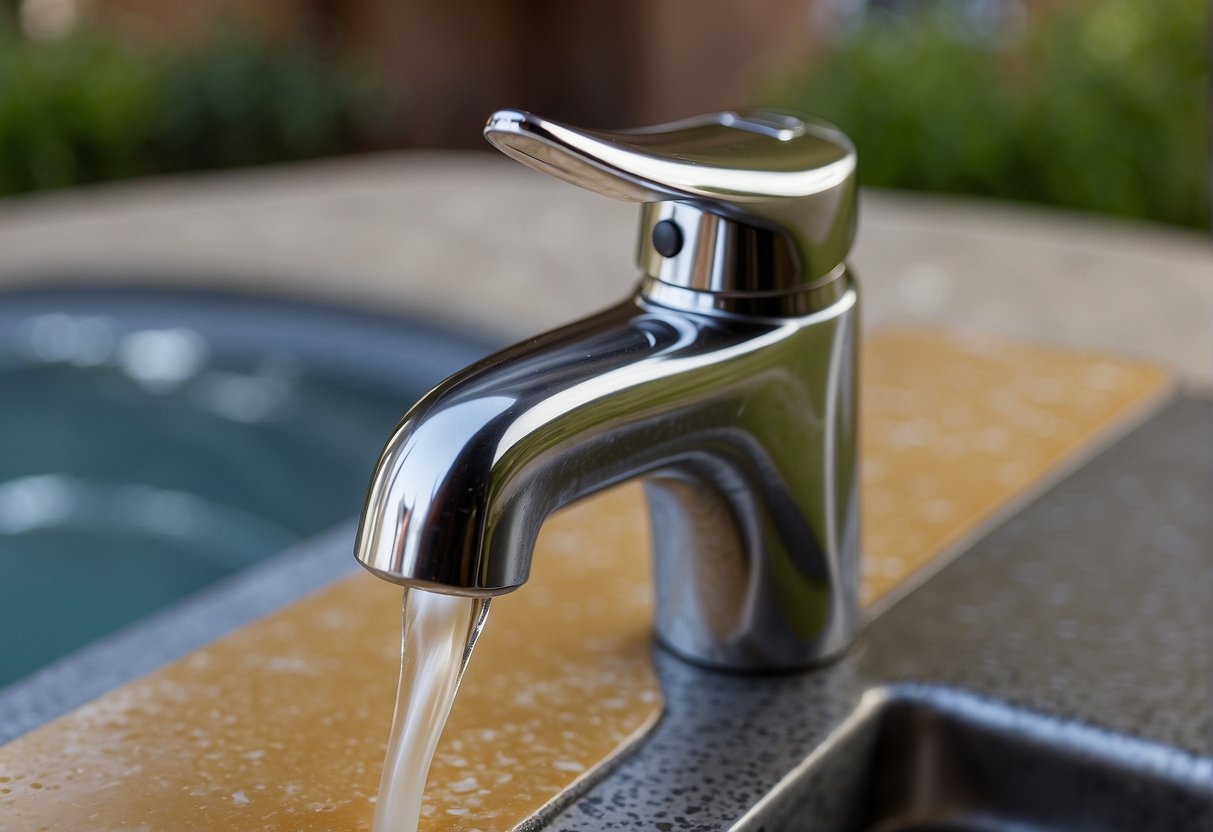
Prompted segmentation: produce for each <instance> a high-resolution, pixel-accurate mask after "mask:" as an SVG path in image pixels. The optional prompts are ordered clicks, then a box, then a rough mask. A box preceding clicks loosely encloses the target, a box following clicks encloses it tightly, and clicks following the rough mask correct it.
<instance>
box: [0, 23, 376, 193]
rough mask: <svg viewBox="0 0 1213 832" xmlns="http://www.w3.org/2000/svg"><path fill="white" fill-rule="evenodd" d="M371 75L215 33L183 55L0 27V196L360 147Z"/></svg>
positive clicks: (284, 43) (291, 42) (367, 123)
mask: <svg viewBox="0 0 1213 832" xmlns="http://www.w3.org/2000/svg"><path fill="white" fill-rule="evenodd" d="M381 98H382V96H377V95H376V85H375V78H374V73H373V71H371V70H369V69H367V68H365V67H360V66H359V65H358V64H357V62H356V61H354V60H353V59H352V58H349V57H342V58H341V59H338V60H333V59H332V58H331V57H330V56H329V55H327V54H324V53H323V52H322V51H321V50H320V49H319V48H318V47H316V46H315V45H314V44H313V43H312V42H310V41H309V40H308V39H306V38H302V37H295V38H287V39H283V38H270V37H268V36H266V35H263V34H261V33H259V32H258V31H256V30H255V29H253V28H249V27H245V26H241V25H238V24H236V23H235V22H233V21H223V22H220V23H216V24H214V27H213V28H212V29H210V30H209V31H207V32H206V33H205V34H204V36H203V37H202V38H201V39H199V40H198V41H197V42H195V43H191V44H189V45H188V46H187V47H185V48H182V47H180V46H174V45H172V44H169V43H165V42H163V41H159V40H157V39H155V38H147V37H141V36H139V35H138V34H137V33H132V32H124V31H122V30H121V29H120V28H106V27H96V28H93V27H86V26H73V27H71V28H69V29H68V30H66V31H64V32H63V33H62V34H61V35H60V36H55V37H31V36H29V35H28V34H25V33H23V32H22V31H21V29H20V28H19V27H18V26H17V25H15V22H14V20H13V19H12V17H11V16H10V17H9V18H8V19H0V194H14V193H22V192H26V191H33V190H38V189H42V188H53V187H59V186H65V185H77V184H83V183H89V182H99V181H104V180H109V179H119V178H126V177H131V176H139V175H146V174H155V173H167V172H173V171H186V170H205V169H214V168H227V167H240V166H245V165H257V164H266V163H271V162H279V161H288V160H292V159H304V158H309V157H316V156H325V155H330V154H334V153H341V152H350V151H354V150H358V149H362V148H365V147H368V146H371V145H372V144H373V141H374V139H375V138H376V126H377V124H378V120H379V117H380V116H381V115H382V114H383V113H385V112H389V111H390V109H391V107H390V102H389V101H383V100H380V99H381Z"/></svg>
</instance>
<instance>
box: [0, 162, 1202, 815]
mask: <svg viewBox="0 0 1213 832" xmlns="http://www.w3.org/2000/svg"><path fill="white" fill-rule="evenodd" d="M863 212H864V213H863V220H862V230H861V235H860V240H859V243H858V247H857V251H856V255H855V258H854V260H855V265H856V267H857V270H858V272H859V274H860V278H861V281H862V283H863V287H864V291H865V304H866V323H867V325H869V326H875V325H880V324H884V323H889V322H891V321H906V320H915V321H929V322H932V323H940V324H945V325H949V326H953V327H959V328H963V329H970V330H978V331H986V332H992V333H998V334H1006V335H1012V336H1017V337H1026V338H1035V339H1039V340H1047V341H1054V342H1063V343H1073V344H1080V345H1085V346H1093V347H1100V348H1103V349H1108V350H1111V351H1114V352H1118V353H1127V354H1136V355H1142V356H1148V357H1152V358H1156V359H1160V360H1162V361H1164V362H1165V363H1167V364H1170V365H1171V366H1174V367H1176V368H1178V369H1179V371H1180V373H1181V375H1182V376H1183V377H1184V378H1185V379H1186V381H1187V382H1188V383H1189V385H1190V386H1193V387H1196V388H1198V389H1201V388H1205V387H1207V386H1208V385H1209V384H1210V382H1213V325H1211V323H1210V317H1211V316H1210V311H1211V310H1213V279H1211V278H1213V254H1211V253H1210V249H1209V247H1208V243H1207V240H1206V239H1205V238H1204V237H1203V236H1201V235H1197V234H1192V233H1185V232H1180V231H1173V230H1169V229H1163V228H1153V227H1147V226H1143V225H1139V224H1132V223H1121V222H1114V221H1104V220H1097V219H1089V218H1083V217H1076V216H1072V215H1067V214H1060V213H1052V212H1047V211H1039V210H1033V209H1026V208H1020V207H1011V206H1003V205H999V204H982V203H974V202H968V201H961V200H950V199H941V198H928V197H917V196H908V195H900V194H872V193H870V194H867V195H866V197H865V202H864V208H863ZM634 225H635V210H634V207H632V206H628V205H623V204H619V203H612V202H609V201H607V200H603V199H600V198H598V197H594V196H592V195H589V194H584V193H582V192H580V191H577V190H576V189H573V188H570V187H567V186H564V185H562V184H561V183H557V182H551V181H548V180H545V179H544V178H542V177H537V176H535V175H534V174H532V173H530V172H528V171H524V170H522V169H520V168H518V167H517V166H513V165H511V164H510V163H508V162H505V161H502V160H498V159H495V158H493V157H491V156H487V155H466V154H427V155H423V154H414V155H404V156H388V157H370V158H363V159H354V160H348V161H340V162H326V163H319V164H313V165H304V166H297V167H292V168H282V169H278V170H272V171H258V172H253V173H243V174H223V175H219V176H208V177H199V178H186V179H179V180H162V181H159V182H151V183H141V184H133V185H127V186H113V187H106V188H98V189H94V190H92V191H87V192H77V193H64V194H51V195H46V196H41V197H37V198H34V199H26V200H9V201H7V202H0V286H3V285H7V286H20V285H31V284H47V283H56V282H57V283H62V282H65V281H67V282H72V283H139V284H147V283H156V284H163V283H170V284H185V285H192V286H204V287H206V286H209V287H221V288H227V289H233V288H235V289H240V290H247V291H258V292H268V293H282V294H288V295H292V296H304V297H311V298H319V299H327V300H334V301H340V302H343V303H347V304H353V305H360V306H366V307H375V308H380V309H383V308H388V309H395V310H399V311H402V312H406V313H412V314H414V315H415V314H423V315H425V316H427V317H431V318H436V319H439V320H444V321H447V322H450V323H453V324H456V325H459V326H464V327H477V328H478V329H479V330H480V331H482V332H485V333H489V334H490V335H493V336H496V337H500V338H509V337H517V336H522V335H525V334H527V333H529V332H531V331H534V330H536V329H538V328H541V327H546V326H550V325H554V324H557V323H561V322H563V321H565V320H567V319H568V318H570V317H572V316H574V315H577V314H580V313H583V312H586V311H589V310H592V309H593V308H595V307H597V306H601V305H603V304H606V303H609V302H612V301H614V300H615V299H617V298H618V297H620V296H621V295H622V294H623V293H625V292H626V291H628V289H629V288H630V286H631V283H632V281H633V275H634V273H635V269H634V266H633V265H632V263H631V252H632V245H633V235H634ZM472 298H475V299H476V300H475V302H474V303H473V302H472V301H471V300H470V299H472ZM1211 426H1213V408H1210V406H1209V405H1208V404H1206V403H1204V402H1203V401H1199V400H1192V399H1188V400H1180V401H1179V402H1178V403H1176V404H1174V405H1173V406H1171V407H1170V408H1169V409H1167V410H1166V411H1165V412H1164V413H1163V414H1161V415H1160V416H1158V417H1156V418H1155V419H1153V420H1152V421H1150V422H1148V423H1147V424H1146V425H1145V426H1143V427H1142V428H1140V429H1138V430H1137V431H1136V432H1134V433H1133V434H1131V435H1130V436H1129V437H1128V438H1127V439H1126V440H1125V441H1123V442H1121V443H1119V444H1118V445H1116V446H1115V447H1113V448H1112V449H1111V450H1110V451H1108V452H1106V453H1105V454H1104V455H1102V456H1101V457H1099V458H1097V459H1096V460H1094V461H1093V462H1091V463H1090V464H1089V465H1087V466H1086V467H1084V468H1083V469H1081V470H1080V471H1078V472H1077V473H1076V474H1074V475H1073V476H1071V477H1070V478H1068V479H1067V480H1065V481H1064V482H1062V483H1061V484H1060V485H1059V486H1057V487H1056V488H1055V489H1053V490H1052V491H1050V492H1048V493H1046V494H1045V495H1043V496H1042V497H1041V498H1039V499H1038V500H1037V501H1036V502H1035V503H1034V504H1032V505H1031V506H1030V507H1029V508H1028V509H1027V510H1025V511H1024V512H1022V513H1021V514H1019V515H1017V516H1016V517H1015V518H1013V519H1012V520H1011V521H1009V522H1008V523H1006V524H1005V525H1003V526H1002V527H1000V528H999V529H998V530H997V531H995V532H994V533H993V534H991V535H990V536H989V537H987V538H986V539H984V540H983V541H982V542H981V543H979V544H978V545H977V546H976V547H975V548H974V549H973V550H972V551H970V552H969V553H967V554H966V555H965V556H964V557H962V558H960V559H959V560H957V561H956V562H954V563H953V564H951V565H950V566H948V567H947V568H946V569H945V570H943V571H942V572H941V573H940V574H939V575H937V576H936V577H935V578H933V579H932V580H931V581H929V582H928V583H927V584H925V585H924V586H923V587H921V588H920V589H918V590H917V591H915V592H914V593H912V594H911V595H910V596H909V597H907V598H906V599H904V600H903V601H901V602H900V603H899V604H897V605H895V606H894V607H892V608H891V609H890V610H888V611H887V612H885V613H884V614H883V615H882V616H881V617H880V618H878V619H877V620H876V621H874V622H873V623H872V624H871V625H870V626H869V627H868V629H867V631H866V633H865V635H864V637H863V639H862V642H861V645H860V647H859V649H857V650H855V651H854V652H852V653H851V654H850V655H848V657H846V658H845V659H844V660H843V661H840V662H838V663H837V664H835V665H833V666H831V667H829V668H827V669H825V670H823V671H821V672H818V673H813V674H807V675H800V676H789V677H779V678H774V679H770V680H766V682H767V683H766V684H763V685H754V684H752V682H750V681H748V680H745V679H741V678H737V677H729V676H721V675H718V674H706V672H705V671H702V670H697V669H695V668H692V667H689V666H687V665H685V664H683V663H680V662H678V661H677V660H674V659H672V658H671V657H669V656H667V655H665V654H664V653H661V652H660V651H658V652H657V653H656V662H657V666H658V670H659V672H660V674H661V676H662V681H663V685H664V686H665V689H666V691H667V694H668V699H669V702H670V707H669V711H668V714H667V717H666V718H665V719H664V720H663V721H662V723H661V724H660V726H659V727H658V729H657V731H656V732H655V733H654V735H653V736H652V737H651V738H650V739H649V740H648V741H647V742H646V743H645V744H644V745H643V746H642V748H641V749H640V750H639V751H638V752H637V753H636V754H635V755H633V756H632V757H630V758H628V759H627V760H625V761H624V762H623V763H622V764H621V766H620V767H619V768H618V769H617V770H616V771H615V772H613V773H612V774H611V775H610V776H609V777H608V778H607V779H605V780H604V781H602V782H601V783H599V784H598V785H597V786H595V787H594V788H592V789H591V790H590V791H589V792H588V794H586V795H585V796H584V797H583V798H582V799H580V800H578V801H577V802H576V803H575V804H573V805H572V806H571V807H570V808H569V809H567V810H566V811H565V812H564V813H563V814H561V815H560V816H559V817H557V818H556V819H555V822H554V825H555V826H556V827H557V828H566V829H603V828H636V826H637V824H638V822H639V820H638V819H640V818H643V819H644V822H643V824H642V825H644V826H646V827H648V826H654V827H656V828H665V829H716V828H719V827H720V826H721V825H722V824H726V823H727V822H729V821H731V820H733V819H735V818H736V817H737V816H738V815H740V813H741V812H742V811H743V810H744V808H745V807H746V806H748V805H749V804H751V803H753V802H754V801H755V800H756V799H757V798H758V797H759V796H760V794H761V793H762V792H763V791H764V790H765V789H767V788H769V787H770V786H771V785H773V784H774V783H775V782H776V781H777V780H778V779H779V778H780V777H781V776H782V774H783V773H784V772H786V771H787V770H789V769H790V768H792V767H793V766H794V765H795V764H796V763H797V762H798V761H799V760H800V759H802V758H803V757H804V755H805V754H806V752H807V751H808V750H809V749H811V748H812V747H814V746H815V745H816V744H817V743H818V742H820V740H821V739H822V738H823V737H824V736H825V735H826V734H827V733H828V732H829V731H830V730H831V729H832V728H833V727H835V726H836V725H837V724H838V723H839V722H840V721H841V720H842V719H844V718H845V717H846V716H847V715H848V714H849V713H850V712H851V711H852V710H853V708H854V707H855V705H856V703H857V701H858V698H859V696H860V695H861V694H862V692H863V691H864V690H865V689H867V688H869V687H871V686H873V685H877V684H884V683H889V682H897V681H907V680H909V681H927V682H931V683H939V684H946V685H954V686H959V687H964V688H966V689H969V690H974V691H977V692H979V693H984V694H987V695H990V696H993V697H996V698H998V699H1001V700H1005V701H1009V702H1012V703H1016V704H1020V705H1024V706H1027V707H1029V708H1033V709H1036V710H1041V711H1045V712H1048V713H1052V714H1057V715H1060V716H1063V717H1074V718H1078V719H1081V720H1083V721H1085V722H1089V723H1092V724H1095V725H1098V726H1101V727H1105V728H1108V729H1111V730H1115V731H1121V732H1124V733H1128V734H1133V735H1136V736H1141V737H1145V738H1149V739H1153V740H1157V741H1160V742H1164V743H1169V744H1173V745H1175V746H1178V747H1179V748H1181V749H1184V750H1187V751H1189V752H1193V753H1197V754H1202V755H1210V754H1213V627H1211V626H1210V623H1209V622H1210V621H1213V555H1211V552H1213V525H1211V522H1210V518H1209V512H1208V506H1209V505H1211V504H1213V474H1211V472H1213V435H1211ZM348 534H349V530H348V529H339V530H336V531H335V532H334V533H333V535H332V536H331V537H329V538H328V539H325V540H318V541H315V542H314V543H313V544H312V545H311V546H309V547H305V549H306V551H303V552H302V553H301V554H302V557H301V559H300V560H299V561H298V563H302V564H307V568H301V569H297V570H292V571H291V574H292V575H297V576H298V578H297V579H295V578H292V581H294V583H290V584H284V582H283V581H281V580H280V578H281V572H280V571H275V570H273V569H272V568H265V569H254V570H250V572H248V573H245V574H244V575H242V576H239V577H238V578H237V579H235V580H233V581H230V582H228V583H226V584H224V585H221V586H218V587H216V588H214V589H213V590H211V591H209V592H208V593H206V594H205V595H204V596H202V597H199V598H196V599H193V600H192V601H190V602H187V603H186V604H184V605H182V606H180V607H178V608H176V609H174V610H172V611H170V612H168V613H166V614H164V615H162V616H160V617H159V619H158V620H153V621H150V622H147V623H145V624H143V625H141V626H140V627H137V628H135V629H134V630H131V631H128V632H127V633H125V634H123V635H121V636H119V637H117V638H115V639H112V640H110V641H108V642H106V643H103V644H101V645H99V646H97V647H95V648H92V649H91V650H89V651H86V652H85V653H84V654H82V655H81V656H80V657H77V659H74V660H73V659H69V660H68V661H67V662H64V663H62V664H61V665H59V666H56V667H54V668H50V669H49V670H48V671H46V672H44V673H43V674H40V675H39V677H36V678H35V679H34V680H32V683H31V684H29V685H26V686H24V687H22V686H17V688H19V689H18V690H10V691H6V692H5V693H4V694H2V695H0V712H4V713H6V714H8V715H12V714H15V713H25V716H24V720H25V723H26V727H29V725H31V724H36V723H37V722H39V721H42V720H43V719H45V718H47V717H48V716H51V715H53V714H54V713H57V712H59V710H61V709H62V706H63V703H64V702H66V701H68V700H67V699H61V701H60V702H59V706H58V710H57V709H56V706H55V705H53V704H52V705H51V706H50V707H47V706H46V702H48V701H50V700H53V699H54V696H53V693H54V692H55V691H65V690H69V689H71V688H73V686H76V687H78V686H79V685H80V683H81V682H82V680H88V679H89V677H90V674H92V675H94V676H96V675H97V668H106V669H107V670H108V671H109V673H108V674H101V676H104V677H105V678H103V679H100V680H98V679H93V680H92V681H91V682H90V684H92V686H93V687H92V689H93V690H95V692H98V693H99V692H101V691H102V690H105V689H107V687H111V686H113V685H114V684H118V683H120V682H121V681H123V680H124V679H125V678H130V675H135V674H136V673H138V672H141V671H142V670H146V669H149V667H150V666H154V665H155V664H158V663H159V662H160V661H162V660H166V659H168V658H170V657H172V656H175V655H180V654H181V653H183V652H186V651H188V650H189V649H192V648H193V647H195V646H197V645H198V644H200V643H202V642H204V641H206V640H208V639H209V638H212V637H214V636H215V635H217V634H218V633H220V632H222V631H224V630H226V629H229V628H230V627H232V626H238V625H239V624H240V623H242V622H243V621H245V620H248V618H250V617H252V616H254V615H256V614H259V613H261V612H264V611H266V610H268V609H270V608H272V607H273V606H275V605H277V604H280V603H283V602H285V601H286V600H289V599H290V598H292V597H297V596H298V595H299V594H302V593H303V592H305V591H307V590H309V589H311V588H314V587H315V586H317V585H321V584H323V583H325V582H327V581H329V580H331V579H332V578H333V577H335V576H336V575H338V574H342V573H344V572H345V571H346V570H348V569H350V568H353V564H352V562H351V561H350V560H349V558H348V552H347V551H346V545H345V544H346V542H347V540H346V538H347V537H348ZM286 556H288V555H284V557H286ZM271 576H273V577H271ZM271 584H272V585H273V586H272V591H269V592H265V591H264V590H266V589H267V588H268V587H270V586H271ZM1008 622H1014V625H1015V626H1013V627H1010V626H1007V624H1008ZM136 657H142V658H140V659H138V660H137V659H136ZM124 663H126V664H129V666H130V668H132V670H130V671H129V675H128V671H127V670H126V669H124V670H123V672H113V668H115V667H118V666H120V665H123V664H124ZM90 668H91V670H90ZM705 674H706V675H705ZM709 677H710V682H711V683H710V684H706V683H705V682H706V681H708V680H709ZM68 699H70V697H68ZM21 708H24V709H25V711H23V712H22V711H21Z"/></svg>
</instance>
